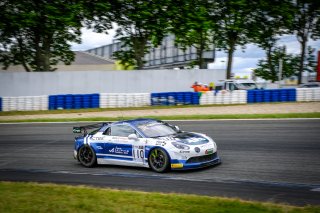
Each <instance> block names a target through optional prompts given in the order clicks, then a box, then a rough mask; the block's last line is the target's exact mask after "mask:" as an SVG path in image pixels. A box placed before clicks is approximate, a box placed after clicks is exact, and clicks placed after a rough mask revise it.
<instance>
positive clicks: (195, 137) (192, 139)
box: [157, 132, 209, 145]
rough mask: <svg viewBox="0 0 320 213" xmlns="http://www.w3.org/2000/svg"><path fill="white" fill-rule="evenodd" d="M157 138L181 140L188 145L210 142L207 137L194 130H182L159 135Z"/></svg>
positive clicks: (172, 140) (180, 141)
mask: <svg viewBox="0 0 320 213" xmlns="http://www.w3.org/2000/svg"><path fill="white" fill-rule="evenodd" d="M157 139H160V140H163V141H171V142H179V143H183V144H186V145H201V144H206V143H208V142H209V140H208V139H207V138H206V137H203V136H201V135H200V134H196V133H192V132H181V133H177V134H175V135H170V136H166V137H158V138H157Z"/></svg>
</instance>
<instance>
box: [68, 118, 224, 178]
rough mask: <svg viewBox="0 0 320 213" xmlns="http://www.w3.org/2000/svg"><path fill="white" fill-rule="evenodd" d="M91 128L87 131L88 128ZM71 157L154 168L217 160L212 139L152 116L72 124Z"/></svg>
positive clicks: (91, 162) (85, 162) (189, 166)
mask: <svg viewBox="0 0 320 213" xmlns="http://www.w3.org/2000/svg"><path fill="white" fill-rule="evenodd" d="M93 128H95V130H94V131H92V132H90V133H87V130H88V129H93ZM73 132H74V133H81V132H83V133H84V134H83V135H82V136H79V137H76V138H75V146H74V158H75V159H77V160H78V161H79V162H80V163H81V164H82V165H84V166H86V167H93V166H95V165H96V164H112V165H124V166H139V167H150V168H152V169H153V170H154V171H156V172H166V171H168V170H170V169H174V170H185V169H196V168H201V167H206V166H210V165H215V164H220V163H221V160H220V158H219V156H218V155H217V146H216V143H215V142H214V141H213V140H212V139H211V138H210V137H208V136H206V135H204V134H200V133H194V132H184V131H181V130H179V128H178V127H177V126H173V125H170V124H168V123H165V122H163V121H159V120H154V119H134V120H127V121H119V122H114V123H102V124H95V125H89V126H82V127H74V128H73Z"/></svg>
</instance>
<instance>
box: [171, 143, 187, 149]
mask: <svg viewBox="0 0 320 213" xmlns="http://www.w3.org/2000/svg"><path fill="white" fill-rule="evenodd" d="M172 145H173V146H175V147H176V148H178V149H184V150H189V149H190V147H189V146H187V145H184V144H181V143H176V142H172Z"/></svg>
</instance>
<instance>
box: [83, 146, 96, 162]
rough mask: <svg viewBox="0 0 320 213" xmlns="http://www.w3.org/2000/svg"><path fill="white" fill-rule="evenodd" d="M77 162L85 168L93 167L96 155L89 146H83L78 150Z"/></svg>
mask: <svg viewBox="0 0 320 213" xmlns="http://www.w3.org/2000/svg"><path fill="white" fill-rule="evenodd" d="M79 161H80V163H81V164H82V165H84V166H85V167H93V166H95V165H96V163H97V158H96V154H95V153H94V151H93V149H92V148H91V147H90V146H83V147H81V148H80V149H79Z"/></svg>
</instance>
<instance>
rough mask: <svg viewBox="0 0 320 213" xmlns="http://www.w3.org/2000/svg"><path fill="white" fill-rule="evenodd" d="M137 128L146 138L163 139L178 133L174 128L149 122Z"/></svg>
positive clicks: (162, 123)
mask: <svg viewBox="0 0 320 213" xmlns="http://www.w3.org/2000/svg"><path fill="white" fill-rule="evenodd" d="M137 128H138V129H139V130H140V131H141V132H142V133H143V134H144V135H145V136H146V137H148V138H153V137H163V136H168V135H173V134H176V133H178V130H176V129H175V128H174V127H172V126H170V125H169V124H167V123H164V122H159V121H156V122H151V123H145V124H141V125H138V126H137Z"/></svg>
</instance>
